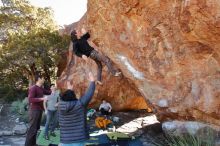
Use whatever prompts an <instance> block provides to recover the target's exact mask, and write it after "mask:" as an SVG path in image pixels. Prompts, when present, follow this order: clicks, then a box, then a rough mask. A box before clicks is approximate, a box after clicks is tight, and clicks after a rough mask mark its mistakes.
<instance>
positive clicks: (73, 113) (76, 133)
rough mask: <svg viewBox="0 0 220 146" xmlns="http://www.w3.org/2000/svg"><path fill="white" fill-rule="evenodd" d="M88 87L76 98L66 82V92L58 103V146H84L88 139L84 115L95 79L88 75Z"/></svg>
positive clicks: (90, 74)
mask: <svg viewBox="0 0 220 146" xmlns="http://www.w3.org/2000/svg"><path fill="white" fill-rule="evenodd" d="M89 81H90V84H89V87H88V89H87V91H86V92H85V94H84V95H83V96H82V97H80V98H79V99H77V98H76V95H75V92H74V90H73V87H72V86H71V84H70V82H67V88H68V89H67V90H66V91H65V92H64V93H63V94H62V95H61V100H60V103H59V123H60V142H61V145H60V146H84V144H85V141H86V140H88V139H89V129H88V127H87V120H86V113H87V106H88V104H89V102H90V101H91V99H92V96H93V94H94V91H95V79H94V76H93V74H92V73H91V72H90V73H89Z"/></svg>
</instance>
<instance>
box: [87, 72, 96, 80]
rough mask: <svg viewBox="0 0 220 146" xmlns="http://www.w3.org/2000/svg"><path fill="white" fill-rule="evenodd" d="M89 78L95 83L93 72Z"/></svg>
mask: <svg viewBox="0 0 220 146" xmlns="http://www.w3.org/2000/svg"><path fill="white" fill-rule="evenodd" d="M88 78H89V81H90V82H94V81H95V77H94V75H93V73H92V72H89V77H88Z"/></svg>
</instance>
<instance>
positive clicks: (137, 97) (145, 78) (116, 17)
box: [60, 0, 220, 126]
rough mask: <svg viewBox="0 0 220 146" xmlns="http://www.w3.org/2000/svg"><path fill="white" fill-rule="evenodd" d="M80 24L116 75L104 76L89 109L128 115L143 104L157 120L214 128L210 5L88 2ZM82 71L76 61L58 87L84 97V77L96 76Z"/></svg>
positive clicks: (214, 44)
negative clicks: (67, 85)
mask: <svg viewBox="0 0 220 146" xmlns="http://www.w3.org/2000/svg"><path fill="white" fill-rule="evenodd" d="M83 21H84V25H85V26H87V29H89V31H90V32H91V40H93V41H94V42H95V43H96V45H97V46H98V47H99V51H100V52H102V53H104V54H105V55H107V56H108V57H109V58H110V59H111V60H112V61H113V62H114V63H115V66H116V67H118V68H119V69H120V70H121V71H122V73H123V77H122V78H120V79H118V78H115V77H112V76H110V75H108V74H107V72H106V71H104V73H103V80H104V85H103V86H102V87H98V89H97V90H96V96H95V100H94V101H99V100H101V99H102V98H107V100H109V101H112V103H113V106H115V108H117V109H119V110H120V109H127V108H131V107H132V109H134V108H140V107H141V108H142V107H146V106H147V105H146V103H145V102H144V101H143V98H142V96H143V97H144V98H145V99H146V100H147V101H150V103H151V104H152V105H153V106H154V108H155V109H157V112H158V115H159V117H160V118H161V119H191V120H192V119H193V120H198V121H203V122H208V123H212V124H216V125H219V126H220V64H219V63H220V50H219V47H220V2H219V1H218V0H163V1H162V0H147V1H146V0H121V1H118V0H110V1H97V0H89V1H88V11H87V18H86V19H84V20H83ZM81 24H82V22H81ZM78 27H81V26H78ZM87 66H88V67H86V64H85V63H84V62H83V61H81V60H79V59H76V62H75V65H74V66H73V67H71V68H70V69H71V71H70V72H71V74H69V75H67V74H66V72H63V74H62V76H61V78H60V81H61V80H64V78H69V79H70V80H72V82H73V83H74V86H75V88H76V89H77V88H80V90H81V91H84V88H85V87H86V84H82V83H84V82H85V72H87V71H88V70H89V69H91V70H92V71H93V72H96V65H95V64H94V63H93V62H92V61H91V62H89V63H88V64H87ZM61 83H64V82H63V81H62V82H61ZM94 103H98V102H94ZM143 103H145V104H144V105H143Z"/></svg>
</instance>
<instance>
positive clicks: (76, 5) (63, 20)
mask: <svg viewBox="0 0 220 146" xmlns="http://www.w3.org/2000/svg"><path fill="white" fill-rule="evenodd" d="M29 1H30V3H31V4H32V5H34V6H39V7H51V8H52V9H53V11H54V18H55V20H56V21H57V23H58V24H59V25H61V26H63V25H64V24H71V23H73V22H76V21H78V20H79V19H80V18H81V17H82V16H83V15H84V14H85V12H86V10H87V0H29Z"/></svg>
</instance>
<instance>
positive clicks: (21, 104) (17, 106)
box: [11, 98, 28, 122]
mask: <svg viewBox="0 0 220 146" xmlns="http://www.w3.org/2000/svg"><path fill="white" fill-rule="evenodd" d="M27 105H28V101H27V98H25V99H23V100H17V101H14V102H12V104H11V112H12V113H14V114H16V115H18V116H19V119H20V121H23V122H28V111H27Z"/></svg>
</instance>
